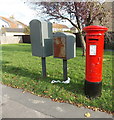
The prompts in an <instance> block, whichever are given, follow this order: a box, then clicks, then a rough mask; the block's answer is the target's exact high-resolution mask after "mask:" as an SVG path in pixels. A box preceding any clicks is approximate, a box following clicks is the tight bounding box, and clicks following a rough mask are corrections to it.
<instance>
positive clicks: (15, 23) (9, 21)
mask: <svg viewBox="0 0 114 120" xmlns="http://www.w3.org/2000/svg"><path fill="white" fill-rule="evenodd" d="M0 19H1V20H3V21H4V22H6V23H7V24H8V25H9V27H10V28H19V25H22V26H23V27H26V25H25V24H23V23H22V22H20V21H17V20H16V19H15V18H6V17H3V16H0Z"/></svg>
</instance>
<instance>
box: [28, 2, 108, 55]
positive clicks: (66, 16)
mask: <svg viewBox="0 0 114 120" xmlns="http://www.w3.org/2000/svg"><path fill="white" fill-rule="evenodd" d="M30 1H31V0H30ZM31 3H32V4H34V7H36V6H40V9H41V10H42V13H44V14H46V15H47V17H46V18H47V19H48V20H51V19H56V20H67V21H69V22H70V23H71V24H72V25H73V26H74V27H76V28H77V30H78V32H79V37H80V40H81V43H82V48H83V56H85V51H86V43H85V40H84V36H83V33H82V28H83V27H84V26H88V25H92V24H93V23H94V21H95V20H98V21H100V23H102V22H103V21H104V19H105V17H106V16H107V15H108V13H109V11H106V10H105V8H104V6H103V4H101V3H100V2H98V1H97V2H89V0H86V2H32V1H31ZM105 22H106V21H105Z"/></svg>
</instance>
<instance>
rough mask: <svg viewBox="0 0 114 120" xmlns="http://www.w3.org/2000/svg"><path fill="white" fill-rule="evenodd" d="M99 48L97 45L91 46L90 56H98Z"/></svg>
mask: <svg viewBox="0 0 114 120" xmlns="http://www.w3.org/2000/svg"><path fill="white" fill-rule="evenodd" d="M96 51H97V46H96V45H90V53H89V54H90V55H96Z"/></svg>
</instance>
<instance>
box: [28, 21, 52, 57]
mask: <svg viewBox="0 0 114 120" xmlns="http://www.w3.org/2000/svg"><path fill="white" fill-rule="evenodd" d="M52 37H53V34H52V23H50V22H47V21H39V20H37V19H34V20H32V21H31V22H30V39H31V45H32V55H33V56H38V57H47V56H51V55H52V54H53V42H52Z"/></svg>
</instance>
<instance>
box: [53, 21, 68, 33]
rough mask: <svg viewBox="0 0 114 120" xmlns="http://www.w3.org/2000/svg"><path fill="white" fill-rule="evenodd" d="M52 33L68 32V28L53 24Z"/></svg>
mask: <svg viewBox="0 0 114 120" xmlns="http://www.w3.org/2000/svg"><path fill="white" fill-rule="evenodd" d="M52 26H53V32H58V31H59V32H64V31H70V29H69V27H68V26H66V25H63V24H57V23H53V25H52Z"/></svg>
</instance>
